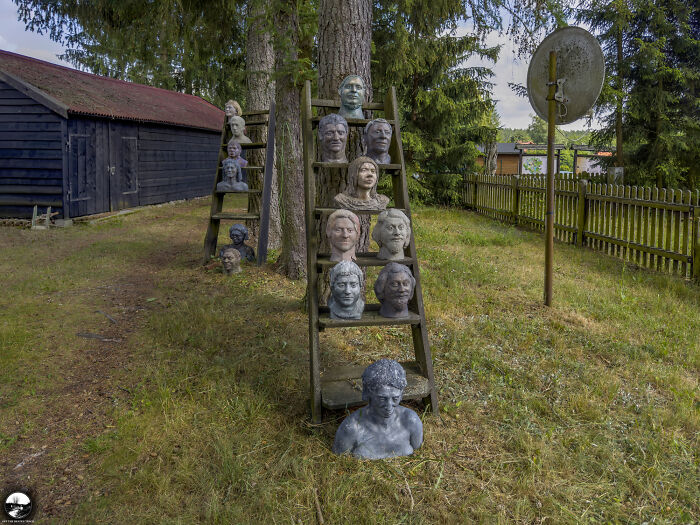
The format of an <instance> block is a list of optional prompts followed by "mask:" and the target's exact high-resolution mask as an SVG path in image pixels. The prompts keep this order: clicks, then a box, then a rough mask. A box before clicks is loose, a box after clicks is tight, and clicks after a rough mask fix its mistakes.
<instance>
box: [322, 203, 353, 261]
mask: <svg viewBox="0 0 700 525" xmlns="http://www.w3.org/2000/svg"><path fill="white" fill-rule="evenodd" d="M326 236H327V237H328V242H329V243H330V245H331V261H352V260H354V259H355V247H356V245H357V240H358V239H359V237H360V219H359V218H358V217H357V215H355V214H354V213H353V212H351V211H349V210H336V211H334V212H333V213H331V214H330V215H329V216H328V221H327V222H326Z"/></svg>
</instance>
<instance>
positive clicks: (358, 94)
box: [338, 75, 365, 119]
mask: <svg viewBox="0 0 700 525" xmlns="http://www.w3.org/2000/svg"><path fill="white" fill-rule="evenodd" d="M338 95H340V110H339V111H338V113H339V114H340V116H341V117H345V118H346V119H347V118H365V116H364V114H363V113H362V104H364V102H365V81H364V80H362V77H360V76H359V75H348V76H347V77H345V78H344V79H343V81H342V82H341V83H340V86H339V87H338Z"/></svg>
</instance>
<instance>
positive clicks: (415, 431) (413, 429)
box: [333, 359, 423, 459]
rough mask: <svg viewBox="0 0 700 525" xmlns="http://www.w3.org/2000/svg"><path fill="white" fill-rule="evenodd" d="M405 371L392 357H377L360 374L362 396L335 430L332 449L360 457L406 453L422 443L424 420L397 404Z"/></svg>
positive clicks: (411, 452)
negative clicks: (364, 403) (360, 402)
mask: <svg viewBox="0 0 700 525" xmlns="http://www.w3.org/2000/svg"><path fill="white" fill-rule="evenodd" d="M406 384H407V383H406V372H405V371H404V369H403V367H402V366H401V365H400V364H399V363H398V362H396V361H394V360H393V359H380V360H379V361H377V362H375V363H372V364H371V365H369V366H368V367H367V368H366V369H365V371H364V373H363V374H362V399H363V400H365V401H368V402H369V403H368V405H367V406H366V407H362V408H360V409H359V410H356V411H355V412H353V413H352V414H350V415H349V416H348V417H346V418H345V420H344V421H343V422H342V423H341V424H340V426H339V427H338V431H337V432H336V433H335V440H334V442H333V452H335V453H336V454H343V453H349V454H352V455H353V456H355V457H357V458H361V459H383V458H389V457H394V456H409V455H411V454H413V452H414V451H415V450H416V449H418V448H420V446H421V445H422V444H423V423H422V422H421V420H420V418H419V417H418V414H416V413H415V412H414V411H413V410H411V409H410V408H406V407H402V406H401V405H399V403H400V402H401V398H402V396H403V390H404V389H405V388H406Z"/></svg>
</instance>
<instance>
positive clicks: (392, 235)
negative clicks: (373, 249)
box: [372, 208, 411, 261]
mask: <svg viewBox="0 0 700 525" xmlns="http://www.w3.org/2000/svg"><path fill="white" fill-rule="evenodd" d="M372 239H373V240H374V241H375V242H376V243H377V244H378V245H379V253H378V254H377V258H379V259H386V260H390V261H398V260H401V259H403V258H404V253H403V250H404V248H407V247H408V245H409V243H410V242H411V221H409V220H408V217H406V214H405V213H404V212H402V211H401V210H397V209H394V208H391V209H388V210H385V211H383V212H381V213H380V214H379V215H378V216H377V224H376V225H375V226H374V229H373V230H372Z"/></svg>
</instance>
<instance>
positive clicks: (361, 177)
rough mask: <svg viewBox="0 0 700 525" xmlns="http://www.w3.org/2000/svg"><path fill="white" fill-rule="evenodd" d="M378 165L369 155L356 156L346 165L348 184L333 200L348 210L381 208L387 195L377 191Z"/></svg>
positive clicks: (338, 205)
mask: <svg viewBox="0 0 700 525" xmlns="http://www.w3.org/2000/svg"><path fill="white" fill-rule="evenodd" d="M378 180H379V166H378V165H377V163H376V162H375V161H374V160H373V159H370V158H369V157H357V158H356V159H355V160H353V161H352V162H351V163H350V165H349V166H348V185H347V187H346V188H345V191H343V193H338V194H337V195H336V196H335V197H334V198H333V202H334V203H335V205H336V206H337V207H338V208H345V209H348V210H383V209H385V208H386V205H387V203H388V202H389V197H387V196H386V195H382V194H380V193H377V181H378Z"/></svg>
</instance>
